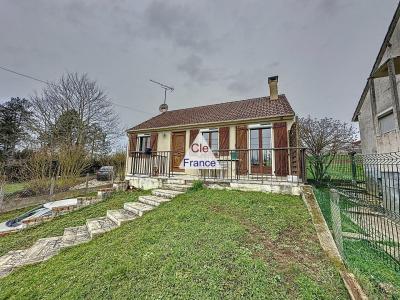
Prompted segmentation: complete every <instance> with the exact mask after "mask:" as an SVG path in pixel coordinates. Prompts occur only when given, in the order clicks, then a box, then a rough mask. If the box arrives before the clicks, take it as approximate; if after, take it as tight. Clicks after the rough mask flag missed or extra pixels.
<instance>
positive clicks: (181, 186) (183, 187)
mask: <svg viewBox="0 0 400 300" xmlns="http://www.w3.org/2000/svg"><path fill="white" fill-rule="evenodd" d="M190 187H191V185H188V184H170V183H165V184H163V189H166V190H172V191H178V192H186V191H187V190H188V189H189V188H190Z"/></svg>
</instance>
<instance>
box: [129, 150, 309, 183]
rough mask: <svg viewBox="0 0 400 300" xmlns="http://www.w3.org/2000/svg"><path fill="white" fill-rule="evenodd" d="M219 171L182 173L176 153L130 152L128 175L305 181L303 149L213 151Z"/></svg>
mask: <svg viewBox="0 0 400 300" xmlns="http://www.w3.org/2000/svg"><path fill="white" fill-rule="evenodd" d="M213 154H214V156H215V158H216V160H217V161H218V163H219V165H220V168H213V169H202V168H201V167H199V169H196V170H193V169H187V170H186V171H185V169H181V168H180V164H181V162H182V160H183V159H184V157H185V153H184V152H179V151H154V152H152V151H148V152H132V153H131V155H130V162H129V173H130V174H132V175H144V176H162V177H171V176H174V175H180V174H187V175H194V176H198V177H199V178H201V179H204V180H209V179H215V180H225V181H237V180H250V181H251V180H254V181H261V182H264V181H285V182H293V183H301V182H305V181H306V172H305V168H304V167H303V166H305V165H306V161H305V149H304V148H257V149H236V150H225V149H219V150H213Z"/></svg>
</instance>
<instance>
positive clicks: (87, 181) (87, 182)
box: [85, 173, 89, 195]
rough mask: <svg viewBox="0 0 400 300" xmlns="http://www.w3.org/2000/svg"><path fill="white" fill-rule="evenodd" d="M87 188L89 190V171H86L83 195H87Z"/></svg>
mask: <svg viewBox="0 0 400 300" xmlns="http://www.w3.org/2000/svg"><path fill="white" fill-rule="evenodd" d="M88 190H89V173H86V184H85V195H87V193H88Z"/></svg>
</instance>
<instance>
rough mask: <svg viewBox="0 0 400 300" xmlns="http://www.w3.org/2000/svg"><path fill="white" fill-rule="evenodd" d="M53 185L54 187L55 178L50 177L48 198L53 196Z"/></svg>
mask: <svg viewBox="0 0 400 300" xmlns="http://www.w3.org/2000/svg"><path fill="white" fill-rule="evenodd" d="M54 185H55V178H54V177H51V179H50V198H52V197H53V194H54Z"/></svg>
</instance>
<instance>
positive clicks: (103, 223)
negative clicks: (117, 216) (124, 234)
mask: <svg viewBox="0 0 400 300" xmlns="http://www.w3.org/2000/svg"><path fill="white" fill-rule="evenodd" d="M86 226H87V228H88V231H89V234H90V237H91V238H93V237H94V236H95V235H98V234H102V233H104V232H107V231H111V230H113V229H114V228H116V227H118V225H117V224H116V223H114V222H113V221H111V220H110V219H109V218H107V217H100V218H96V219H88V220H86Z"/></svg>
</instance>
